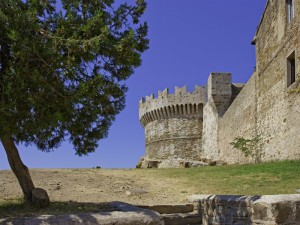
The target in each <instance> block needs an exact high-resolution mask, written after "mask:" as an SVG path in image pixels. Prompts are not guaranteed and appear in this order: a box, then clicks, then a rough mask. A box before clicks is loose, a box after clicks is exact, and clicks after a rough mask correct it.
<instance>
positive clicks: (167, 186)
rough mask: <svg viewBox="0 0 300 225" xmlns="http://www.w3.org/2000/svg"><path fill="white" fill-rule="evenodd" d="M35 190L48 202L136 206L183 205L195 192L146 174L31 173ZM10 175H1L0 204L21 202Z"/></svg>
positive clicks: (99, 171)
mask: <svg viewBox="0 0 300 225" xmlns="http://www.w3.org/2000/svg"><path fill="white" fill-rule="evenodd" d="M30 173H31V176H32V179H33V181H34V183H35V186H36V187H40V188H44V189H45V190H47V192H48V194H49V196H50V199H51V201H64V202H65V201H76V202H93V203H98V202H111V201H122V202H127V203H130V204H135V205H155V204H179V203H186V197H187V196H189V195H191V194H194V193H195V189H194V188H193V187H189V185H187V184H186V183H184V182H182V181H181V180H180V179H177V178H166V177H162V176H158V175H156V172H153V171H151V173H149V172H148V171H146V170H136V169H127V170H120V169H118V170H117V169H116V170H112V169H109V170H108V169H33V170H30ZM21 197H22V192H21V189H20V187H19V184H18V182H17V180H16V178H15V176H14V175H13V173H12V172H11V171H7V170H6V171H0V201H1V200H11V199H16V198H21Z"/></svg>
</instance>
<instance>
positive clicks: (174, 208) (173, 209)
mask: <svg viewBox="0 0 300 225" xmlns="http://www.w3.org/2000/svg"><path fill="white" fill-rule="evenodd" d="M138 207H141V208H144V209H150V210H153V211H155V212H158V213H160V214H171V213H190V212H193V211H194V205H192V204H186V205H150V206H138Z"/></svg>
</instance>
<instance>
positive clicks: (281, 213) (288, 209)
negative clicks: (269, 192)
mask: <svg viewBox="0 0 300 225" xmlns="http://www.w3.org/2000/svg"><path fill="white" fill-rule="evenodd" d="M272 214H273V216H274V218H275V221H276V223H280V224H281V223H287V222H290V220H292V215H293V205H292V203H291V202H279V203H276V204H274V205H272Z"/></svg>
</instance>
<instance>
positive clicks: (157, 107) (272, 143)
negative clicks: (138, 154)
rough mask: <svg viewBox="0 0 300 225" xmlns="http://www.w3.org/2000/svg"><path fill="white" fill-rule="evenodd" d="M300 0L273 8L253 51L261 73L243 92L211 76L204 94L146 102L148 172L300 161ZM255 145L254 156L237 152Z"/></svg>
mask: <svg viewBox="0 0 300 225" xmlns="http://www.w3.org/2000/svg"><path fill="white" fill-rule="evenodd" d="M299 36H300V0H282V1H278V0H268V1H267V4H266V8H265V11H264V14H263V16H262V18H261V21H260V24H259V26H258V28H257V31H256V34H255V37H254V39H253V42H252V44H253V45H255V47H256V70H255V72H254V73H253V75H252V76H251V78H250V79H249V81H248V82H247V83H246V84H245V85H242V84H232V81H231V74H230V73H211V74H210V76H209V78H208V83H207V85H206V86H204V87H199V86H196V88H195V91H194V92H192V93H189V92H187V91H186V87H183V88H177V87H176V88H175V93H174V94H169V93H168V89H166V90H164V91H163V92H159V93H158V97H157V98H154V95H151V96H150V97H146V98H145V99H144V98H143V99H142V100H141V101H140V103H139V116H140V122H141V124H142V126H143V127H144V128H145V136H146V155H145V157H144V158H143V160H142V162H141V165H142V167H148V168H149V167H158V168H163V167H189V166H198V165H206V164H209V163H213V164H216V163H228V164H234V163H254V162H264V161H271V160H285V159H300V81H299V80H300V66H299V60H300V39H299ZM238 137H240V138H243V139H248V140H254V139H255V138H256V140H257V142H256V143H255V145H253V146H252V149H251V150H252V154H251V155H250V156H245V154H244V153H243V152H242V151H241V150H239V149H236V148H233V145H232V142H234V141H235V140H236V138H238Z"/></svg>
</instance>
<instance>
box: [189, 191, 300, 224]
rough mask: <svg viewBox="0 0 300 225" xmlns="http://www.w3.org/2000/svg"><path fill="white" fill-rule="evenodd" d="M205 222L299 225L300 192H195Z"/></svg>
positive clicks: (194, 197)
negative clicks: (288, 193)
mask: <svg viewBox="0 0 300 225" xmlns="http://www.w3.org/2000/svg"><path fill="white" fill-rule="evenodd" d="M189 200H190V201H191V202H194V203H196V204H197V205H198V210H199V214H200V215H201V217H202V224H203V225H211V224H214V225H225V224H226V225H258V224H263V225H279V224H280V225H297V224H300V195H299V194H295V195H264V196H238V195H194V196H190V197H189Z"/></svg>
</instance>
